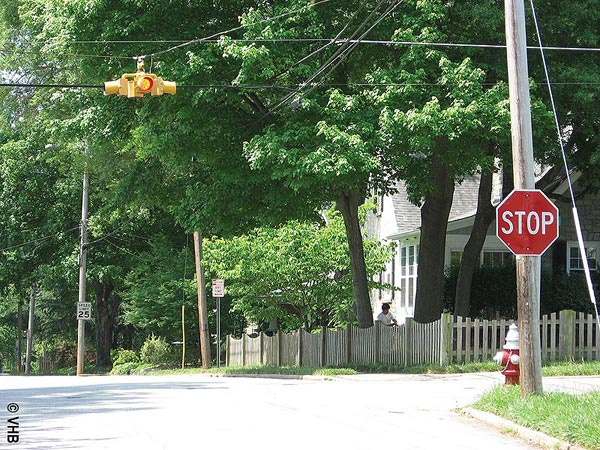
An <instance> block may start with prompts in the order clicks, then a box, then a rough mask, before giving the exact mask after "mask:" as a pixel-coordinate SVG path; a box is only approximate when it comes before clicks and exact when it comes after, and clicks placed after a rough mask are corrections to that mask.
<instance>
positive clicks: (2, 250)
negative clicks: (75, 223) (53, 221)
mask: <svg viewBox="0 0 600 450" xmlns="http://www.w3.org/2000/svg"><path fill="white" fill-rule="evenodd" d="M78 229H79V227H74V228H71V229H69V230H66V231H59V232H58V233H54V234H49V235H47V236H42V237H39V238H37V239H32V240H31V241H27V242H23V243H22V244H17V245H11V246H10V247H5V248H0V252H7V251H9V250H16V249H18V248H21V247H25V246H26V245H29V244H37V243H38V242H42V241H45V240H48V239H52V238H53V237H58V236H60V235H61V234H66V233H70V232H71V231H73V230H78Z"/></svg>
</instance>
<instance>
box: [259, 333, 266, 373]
mask: <svg viewBox="0 0 600 450" xmlns="http://www.w3.org/2000/svg"><path fill="white" fill-rule="evenodd" d="M264 339H265V335H264V332H263V331H261V332H260V334H259V335H258V354H259V361H260V365H261V366H264V365H265V340H264Z"/></svg>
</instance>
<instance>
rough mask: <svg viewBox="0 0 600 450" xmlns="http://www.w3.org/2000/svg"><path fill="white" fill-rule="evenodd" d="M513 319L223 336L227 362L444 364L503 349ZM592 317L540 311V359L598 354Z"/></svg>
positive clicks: (446, 317) (486, 356)
mask: <svg viewBox="0 0 600 450" xmlns="http://www.w3.org/2000/svg"><path fill="white" fill-rule="evenodd" d="M513 322H515V321H513V320H504V319H502V320H480V319H474V320H473V319H465V318H462V317H459V316H453V315H451V314H442V317H441V318H440V320H438V321H436V322H433V323H428V324H421V323H418V322H415V321H414V320H412V319H406V321H405V322H404V323H403V324H401V325H400V326H398V327H386V326H383V325H381V323H379V322H376V323H375V326H373V327H371V328H357V327H354V326H350V327H348V328H345V329H336V330H332V329H324V330H320V331H319V332H317V333H308V332H306V331H304V330H298V331H294V332H292V333H282V332H278V333H275V334H274V335H272V336H268V335H266V334H264V333H261V334H260V335H258V337H254V338H251V337H249V336H246V335H244V336H242V337H241V338H240V339H235V338H233V337H231V336H227V353H226V364H227V365H228V366H253V365H269V366H311V367H323V366H345V365H366V364H386V365H396V366H413V365H420V364H439V365H442V366H444V365H448V364H453V363H458V364H461V363H467V362H477V361H489V360H491V359H492V357H493V356H494V355H495V354H496V353H497V352H498V351H499V350H500V349H502V346H503V345H504V343H505V342H504V338H505V336H506V332H507V330H508V326H509V325H510V324H511V323H513ZM595 324H596V321H595V319H594V317H593V316H592V315H591V314H584V313H578V312H575V311H570V310H565V311H561V312H560V313H558V314H557V313H552V314H550V315H547V316H543V317H542V318H541V320H540V338H541V342H540V344H541V349H542V360H543V361H556V360H565V359H571V358H572V359H575V360H582V359H583V360H597V359H600V345H599V343H598V333H597V332H598V330H597V328H596V326H595Z"/></svg>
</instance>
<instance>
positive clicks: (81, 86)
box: [0, 80, 600, 92]
mask: <svg viewBox="0 0 600 450" xmlns="http://www.w3.org/2000/svg"><path fill="white" fill-rule="evenodd" d="M499 81H505V80H499ZM449 84H452V83H444V85H449ZM495 84H496V83H481V85H482V86H494V85H495ZM535 84H537V85H546V84H548V83H547V82H546V81H535ZM309 85H310V86H311V87H314V88H317V87H323V88H329V87H386V86H390V87H394V86H397V87H402V86H416V87H419V86H423V87H427V86H441V85H442V84H441V83H312V84H309ZM552 85H554V86H597V85H600V82H594V81H564V82H556V81H555V82H552ZM301 86H302V85H287V86H286V85H278V84H256V85H245V84H177V89H234V90H243V89H254V90H267V89H280V90H287V91H294V92H296V89H298V88H299V87H301ZM0 87H12V88H37V89H41V88H47V89H52V88H56V89H104V85H100V84H45V83H0Z"/></svg>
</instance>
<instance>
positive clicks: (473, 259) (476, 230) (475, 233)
mask: <svg viewBox="0 0 600 450" xmlns="http://www.w3.org/2000/svg"><path fill="white" fill-rule="evenodd" d="M492 178H493V173H492V172H484V173H482V174H481V181H480V182H479V192H478V196H477V212H476V213H475V220H474V222H473V228H472V230H471V236H469V240H468V241H467V243H466V245H465V248H464V252H463V256H462V260H461V262H460V269H459V271H458V278H457V280H456V291H455V300H454V314H456V315H458V316H462V317H469V314H470V312H471V284H472V281H473V273H474V271H475V267H477V266H478V265H479V263H480V260H479V258H480V255H481V249H482V248H483V244H484V242H485V237H486V235H487V230H488V227H489V226H490V224H491V223H492V221H493V220H494V215H495V214H494V213H495V211H496V210H495V209H494V206H493V205H492V202H491V197H492Z"/></svg>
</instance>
